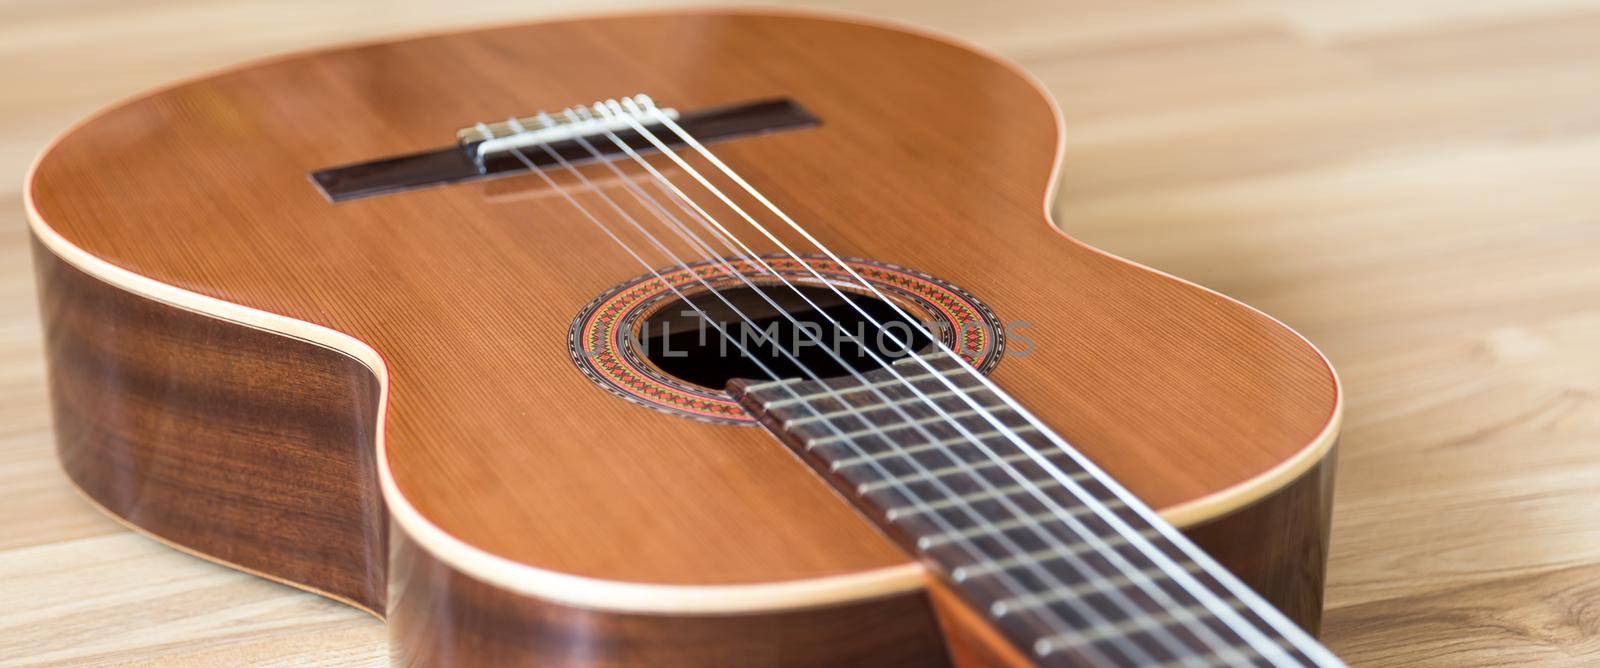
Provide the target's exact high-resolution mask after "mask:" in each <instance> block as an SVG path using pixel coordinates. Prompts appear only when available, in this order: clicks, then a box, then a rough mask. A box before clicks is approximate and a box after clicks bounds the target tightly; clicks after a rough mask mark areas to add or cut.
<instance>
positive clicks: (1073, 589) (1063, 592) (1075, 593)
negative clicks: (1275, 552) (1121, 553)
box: [989, 547, 1205, 617]
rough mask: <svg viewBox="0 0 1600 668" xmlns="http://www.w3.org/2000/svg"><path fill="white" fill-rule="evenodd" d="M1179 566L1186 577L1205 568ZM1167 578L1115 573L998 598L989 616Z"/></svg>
mask: <svg viewBox="0 0 1600 668" xmlns="http://www.w3.org/2000/svg"><path fill="white" fill-rule="evenodd" d="M1093 549H1094V548H1093V547H1090V550H1093ZM1182 566H1183V569H1184V570H1186V571H1188V572H1189V573H1190V574H1194V575H1198V574H1201V573H1204V572H1205V569H1204V568H1203V567H1201V566H1200V565H1199V564H1196V563H1192V562H1186V563H1184V564H1183V565H1182ZM1168 575H1169V573H1168V572H1167V571H1166V570H1163V569H1160V568H1145V569H1141V570H1138V571H1135V572H1134V573H1133V574H1132V575H1129V574H1127V573H1118V574H1117V575H1115V576H1112V577H1108V578H1103V579H1097V580H1094V581H1092V582H1083V583H1079V584H1075V585H1072V586H1070V587H1065V588H1055V589H1050V590H1047V591H1043V592H1039V593H1035V594H1024V595H1022V596H1012V597H1010V598H1002V599H1000V600H998V601H995V602H993V603H991V604H989V614H991V615H993V616H995V617H1004V616H1006V615H1009V614H1011V613H1013V612H1019V611H1024V610H1030V609H1033V608H1037V607H1040V606H1045V605H1052V604H1055V603H1060V602H1062V601H1065V600H1067V599H1068V598H1077V597H1083V596H1088V595H1090V594H1095V593H1100V592H1102V591H1105V590H1108V589H1126V588H1128V587H1129V586H1131V585H1137V584H1138V583H1140V582H1158V581H1160V580H1161V579H1162V578H1165V577H1168Z"/></svg>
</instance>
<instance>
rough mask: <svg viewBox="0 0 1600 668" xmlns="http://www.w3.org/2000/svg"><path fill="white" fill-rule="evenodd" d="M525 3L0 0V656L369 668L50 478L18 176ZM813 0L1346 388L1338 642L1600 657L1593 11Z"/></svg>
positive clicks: (1118, 232)
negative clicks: (889, 44) (107, 109)
mask: <svg viewBox="0 0 1600 668" xmlns="http://www.w3.org/2000/svg"><path fill="white" fill-rule="evenodd" d="M532 4H533V3H527V2H511V1H506V2H495V3H484V4H482V5H481V6H480V5H477V4H474V5H473V6H472V9H471V11H466V10H465V7H466V5H464V4H463V3H460V2H432V3H427V2H415V1H406V2H366V3H324V2H309V1H305V2H274V3H260V2H254V3H236V4H229V3H213V2H190V1H179V0H93V1H85V2H65V1H61V0H22V1H21V2H18V1H16V0H9V1H6V2H3V3H0V90H3V91H4V93H3V94H0V665H23V664H26V665H33V664H39V663H46V664H48V663H90V664H96V665H99V664H104V665H112V664H115V665H124V664H128V663H134V664H139V663H159V664H162V665H171V664H180V665H208V666H209V665H283V666H301V665H327V666H347V665H351V666H354V665H361V666H365V665H373V664H381V663H382V662H383V660H384V629H383V627H382V625H381V624H379V623H378V622H376V621H374V620H373V619H372V618H370V617H368V616H366V615H364V614H362V613H360V612H357V611H355V610H352V609H348V608H345V607H343V606H340V605H338V604H334V603H330V602H327V601H324V600H322V599H319V598H317V597H314V596H311V595H308V594H302V593H299V592H297V591H295V590H291V589H289V588H287V587H283V586H279V585H275V584H270V583H267V582H264V581H260V580H256V579H254V578H251V577H249V576H245V575H241V574H238V573H234V572H232V571H229V570H227V569H224V568H221V567H218V566H213V565H211V564H208V563H204V562H201V561H199V560H197V559H193V558H190V557H186V556H184V555H181V554H179V553H177V552H174V551H172V550H169V549H166V548H163V547H161V546H158V545H156V544H154V543H152V542H151V541H149V540H147V539H144V538H141V537H138V536H135V535H133V534H130V533H128V532H126V531H123V530H122V529H121V528H120V527H119V526H118V525H116V524H115V523H113V522H111V521H109V520H107V519H105V518H104V517H102V516H101V515H99V514H98V513H96V512H95V511H94V510H92V509H91V508H90V507H89V506H88V505H87V504H85V503H84V502H82V501H81V500H79V499H78V498H77V497H76V496H75V495H74V494H73V492H72V491H71V490H70V488H69V486H68V485H67V483H66V482H65V480H64V478H63V476H62V474H61V472H60V471H59V469H58V468H57V467H56V465H55V462H54V459H53V457H52V453H51V442H50V432H49V418H48V415H47V413H46V407H45V390H44V386H43V367H42V364H41V356H40V353H39V346H40V334H39V325H38V321H37V316H36V313H35V306H34V301H33V286H32V281H31V275H30V268H29V260H28V256H27V255H28V253H27V236H26V231H25V223H24V220H23V217H22V204H21V193H20V184H21V181H22V177H23V172H24V170H25V168H26V167H27V164H28V162H29V160H30V159H31V157H32V155H33V154H34V153H35V152H36V151H37V150H38V149H39V148H40V147H41V146H43V145H44V143H45V142H46V141H47V140H48V139H49V138H50V137H51V136H52V135H54V134H55V133H57V132H58V131H60V130H61V129H62V128H63V127H65V126H66V125H67V124H68V123H70V122H71V121H72V120H74V119H76V118H78V117H80V116H83V115H85V114H87V113H89V112H92V111H94V110H95V109H96V108H98V107H100V106H102V105H105V104H107V103H109V102H112V101H114V100H116V99H118V98H120V97H123V96H125V95H128V94H131V93H134V92H137V91H139V90H141V89H144V88H147V87H150V86H153V85H156V84H160V83H162V82H165V81H169V80H172V79H176V78H180V77H184V76H188V75H192V74H196V73H201V72H205V71H208V70H212V69H216V68H218V67H221V66H225V65H228V64H231V63H236V62H240V61H243V60H247V59H250V58H253V57H257V56H262V55H267V54H273V53H279V52H283V51H288V50H294V49H299V48H303V47H310V46H317V45H324V44H332V43H336V42H339V41H344V40H350V39H364V38H372V37H378V36H383V35H391V34H400V33H405V32H409V31H416V30H421V29H436V28H440V27H444V26H449V25H471V24H481V23H485V22H492V21H497V20H502V19H513V18H528V17H532V16H535V15H536V14H537V13H565V12H572V11H578V10H581V9H583V8H584V6H585V5H584V4H580V3H577V2H571V1H570V0H562V1H560V2H544V3H539V4H540V8H539V9H530V8H529V7H530V6H531V5H532ZM599 4H601V5H603V6H605V7H607V8H613V7H626V6H632V5H638V4H643V3H632V2H602V3H599ZM828 5H829V6H833V5H837V6H841V7H847V8H850V9H855V10H858V11H862V12H867V13H871V14H875V15H882V16H888V17H893V18H897V19H903V20H907V21H913V22H916V23H920V24H923V25H926V26H930V27H933V28H937V29H941V30H944V31H947V32H951V33H955V34H958V35H961V36H963V37H966V38H968V39H970V40H972V41H975V42H978V43H980V44H983V45H985V46H988V47H990V48H992V49H995V50H997V51H999V52H1001V53H1004V54H1006V55H1009V56H1010V57H1012V58H1015V59H1017V60H1019V61H1020V62H1022V64H1023V65H1025V66H1026V67H1027V68H1029V69H1030V70H1032V71H1033V72H1035V73H1037V74H1038V75H1039V76H1040V77H1041V78H1043V79H1044V80H1045V82H1046V83H1047V84H1048V85H1049V86H1050V87H1051V89H1053V90H1054V91H1055V93H1056V95H1057V96H1058V98H1059V99H1060V100H1061V104H1062V107H1063V108H1064V109H1065V111H1066V114H1067V131H1068V133H1069V137H1068V144H1067V163H1066V170H1065V174H1064V177H1063V182H1062V186H1061V191H1060V196H1061V197H1060V202H1059V206H1058V207H1057V211H1058V214H1059V215H1058V219H1059V222H1060V223H1061V225H1062V226H1063V227H1065V228H1066V229H1067V230H1068V231H1069V232H1071V233H1073V234H1075V235H1077V236H1079V237H1080V238H1083V239H1085V240H1088V241H1090V242H1091V243H1094V244H1096V245H1100V246H1102V247H1104V248H1106V249H1109V250H1111V251H1112V252H1115V253H1118V254H1121V255H1125V256H1128V257H1131V258H1134V259H1136V260H1139V261H1142V262H1145V263H1147V264H1150V265H1153V266H1156V267H1160V268H1163V269H1166V270H1168V271H1170V272H1172V273H1175V274H1178V275H1181V276H1184V277H1187V278H1190V279H1193V280H1195V281H1198V282H1200V283H1202V284H1205V285H1209V286H1212V287H1215V288H1218V289H1220V290H1222V291H1224V292H1227V293H1229V294H1231V295H1234V296H1236V297H1239V298H1240V299H1243V300H1245V301H1246V302H1249V303H1252V304H1255V305H1257V306H1260V307H1262V308H1264V309H1265V310H1267V311H1268V312H1270V313H1273V314H1275V315H1277V316H1278V317H1280V318H1282V319H1283V320H1285V321H1287V322H1289V323H1290V324H1291V325H1293V326H1295V327H1296V328H1298V329H1299V330H1300V331H1302V332H1304V333H1305V334H1306V335H1307V336H1309V337H1310V338H1311V339H1312V340H1313V341H1315V342H1316V343H1317V344H1319V345H1320V346H1321V347H1322V348H1323V350H1324V351H1326V352H1327V353H1328V355H1329V356H1330V357H1331V358H1332V359H1333V361H1334V363H1335V365H1336V366H1337V367H1338V368H1339V370H1340V372H1341V374H1342V376H1343V378H1344V382H1345V384H1346V389H1347V391H1348V393H1349V397H1350V403H1349V410H1348V417H1347V421H1346V428H1345V436H1344V443H1343V451H1342V457H1341V461H1340V464H1339V466H1340V472H1339V487H1338V498H1337V509H1336V512H1335V516H1334V538H1333V540H1334V543H1333V557H1332V563H1331V565H1330V573H1329V575H1330V581H1329V589H1328V614H1327V629H1326V639H1327V641H1328V643H1329V644H1330V645H1331V646H1332V647H1333V649H1334V650H1335V651H1337V652H1338V653H1340V654H1341V655H1342V656H1344V657H1345V658H1346V659H1347V660H1349V661H1350V662H1351V663H1352V664H1356V665H1371V666H1380V665H1396V666H1399V665H1405V666H1412V665H1435V666H1470V665H1489V664H1503V663H1516V664H1521V663H1527V662H1540V663H1549V664H1566V665H1593V664H1596V663H1600V349H1597V346H1600V2H1587V3H1586V2H1576V1H1569V0H1525V1H1523V2H1509V1H1508V2H1501V3H1485V2H1475V1H1471V0H1454V1H1451V0H1343V1H1342V2H1326V1H1325V0H1281V1H1278V2H1272V1H1266V0H1261V1H1254V0H1251V1H1247V0H1237V1H1231V0H1217V1H1207V2H1196V1H1192V0H1150V1H1148V2H1140V3H1132V2H1128V1H1127V0H1070V1H1064V0H1027V1H1025V2H1015V3H1010V5H1011V7H1010V8H1009V9H1006V10H1005V11H1000V8H999V5H997V4H995V3H972V2H965V1H961V0H939V1H935V2H905V1H903V0H902V1H895V0H856V1H852V2H838V3H828ZM589 6H592V5H589Z"/></svg>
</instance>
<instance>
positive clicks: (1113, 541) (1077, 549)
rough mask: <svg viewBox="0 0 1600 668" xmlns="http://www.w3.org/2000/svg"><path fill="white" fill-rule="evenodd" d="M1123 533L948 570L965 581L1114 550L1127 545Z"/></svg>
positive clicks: (1145, 533) (1149, 536) (1156, 534)
mask: <svg viewBox="0 0 1600 668" xmlns="http://www.w3.org/2000/svg"><path fill="white" fill-rule="evenodd" d="M1138 533H1139V537H1141V538H1144V539H1145V540H1156V539H1158V538H1160V537H1161V532H1160V531H1157V530H1155V529H1144V530H1141V531H1139V532H1138ZM1130 543H1131V541H1130V540H1129V539H1128V537H1127V536H1124V535H1122V534H1116V535H1113V536H1106V537H1104V538H1101V539H1100V540H1099V544H1098V545H1096V544H1092V543H1078V544H1076V545H1071V546H1060V547H1052V548H1049V549H1044V550H1035V551H1033V552H1027V553H1024V554H1018V555H1013V556H1009V557H1005V558H1003V559H992V560H989V561H981V562H978V563H975V564H970V565H967V566H958V567H956V568H955V569H953V570H951V571H950V579H952V580H955V581H956V582H965V581H967V580H969V579H971V578H976V577H983V576H985V575H992V574H994V573H999V572H1001V571H1006V570H1010V569H1013V568H1018V567H1022V566H1028V565H1037V564H1045V563H1048V562H1051V561H1056V560H1060V559H1066V558H1067V557H1078V556H1084V555H1088V554H1090V553H1092V552H1094V551H1096V550H1102V549H1116V548H1119V547H1122V546H1124V545H1128V544H1130Z"/></svg>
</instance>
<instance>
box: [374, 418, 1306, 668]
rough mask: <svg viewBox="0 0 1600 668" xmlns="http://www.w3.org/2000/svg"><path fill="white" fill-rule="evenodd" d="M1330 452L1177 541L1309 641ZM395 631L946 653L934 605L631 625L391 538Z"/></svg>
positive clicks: (394, 641) (461, 658)
mask: <svg viewBox="0 0 1600 668" xmlns="http://www.w3.org/2000/svg"><path fill="white" fill-rule="evenodd" d="M1333 457H1334V452H1333V451H1332V450H1330V451H1329V453H1328V454H1327V455H1326V456H1325V457H1324V459H1323V460H1322V461H1321V462H1320V463H1318V464H1317V465H1315V466H1313V467H1312V468H1311V469H1310V470H1308V471H1307V472H1306V473H1304V474H1302V475H1301V476H1300V477H1299V478H1297V479H1296V480H1295V481H1294V482H1292V483H1290V484H1289V485H1287V486H1285V487H1283V488H1281V489H1279V490H1277V491H1276V492H1274V493H1272V494H1270V495H1268V496H1266V497H1265V498H1263V499H1261V500H1259V501H1257V502H1255V503H1254V504H1252V505H1250V506H1246V507H1245V508H1243V509H1240V510H1237V511H1235V512H1233V513H1230V514H1228V515H1226V516H1223V517H1219V518H1215V519H1211V520H1208V521H1206V522H1203V523H1201V524H1198V525H1195V526H1191V527H1187V528H1184V529H1183V531H1184V533H1185V534H1186V535H1188V536H1189V537H1190V538H1191V539H1192V540H1194V541H1195V542H1196V543H1197V544H1199V546H1200V547H1201V548H1203V549H1205V550H1206V551H1207V552H1208V553H1209V554H1211V555H1212V556H1213V557H1214V558H1216V559H1217V561H1218V562H1219V563H1221V564H1222V565H1223V566H1224V567H1226V568H1228V569H1229V570H1230V571H1232V572H1233V573H1234V574H1235V575H1236V576H1238V577H1239V578H1240V579H1241V580H1243V581H1244V583H1245V584H1247V585H1249V586H1250V587H1252V588H1253V589H1255V590H1256V591H1257V592H1259V593H1260V594H1261V595H1262V596H1263V597H1265V598H1266V599H1267V600H1268V601H1269V602H1271V603H1272V604H1273V605H1275V606H1277V607H1278V609H1279V610H1281V611H1283V612H1284V613H1285V614H1286V615H1287V616H1288V617H1289V618H1290V619H1291V620H1293V621H1294V622H1296V623H1298V624H1299V625H1300V626H1301V627H1303V628H1305V629H1306V630H1307V631H1310V632H1311V633H1312V634H1315V633H1316V632H1317V630H1318V628H1319V626H1320V624H1321V617H1322V589H1323V572H1324V568H1325V566H1326V563H1327V554H1328V531H1329V526H1330V524H1329V519H1330V516H1331V515H1330V511H1331V502H1332V491H1333V471H1334V463H1333ZM390 535H391V536H393V540H392V546H391V553H390V561H389V563H390V589H389V625H390V652H391V660H392V663H393V664H394V665H397V666H439V665H462V666H499V665H540V666H547V665H606V666H635V665H637V666H663V665H691V666H699V665H772V666H840V665H861V666H898V665H905V666H940V665H948V664H950V663H951V656H952V652H951V651H950V647H949V643H950V642H957V639H955V638H953V637H952V638H947V637H946V633H945V632H944V631H942V630H941V626H940V624H939V621H938V619H937V617H936V616H935V614H934V608H933V605H932V602H931V601H930V598H929V596H928V594H927V593H926V592H925V591H923V590H913V591H909V592H905V593H903V594H897V595H892V596H887V597H883V598H877V599H871V600H862V601H855V602H851V603H845V604H839V605H832V606H827V607H818V608H809V609H798V610H779V611H770V612H757V613H738V614H726V615H704V614H695V615H672V614H636V613H622V612H617V611H606V610H594V609H585V608H578V607H571V606H567V605H562V604H556V603H553V602H549V601H545V600H540V599H536V598H530V597H527V596H523V595H520V594H517V593H514V592H510V591H507V590H504V589H500V588H497V587H495V586H493V585H490V584H487V583H485V582H482V581H479V580H476V579H474V578H472V577H471V576H469V575H466V574H463V573H461V572H459V571H457V570H455V569H454V568H452V567H451V566H450V565H449V564H446V563H444V562H442V561H440V560H438V559H437V558H435V557H434V556H432V555H431V554H429V553H428V552H427V551H426V550H425V549H423V548H421V547H420V546H418V545H417V544H416V543H414V542H412V541H411V540H410V539H408V538H407V537H406V536H405V534H404V532H403V531H401V530H399V529H398V528H396V529H394V530H392V531H391V532H390Z"/></svg>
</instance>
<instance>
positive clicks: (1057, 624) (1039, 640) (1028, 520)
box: [730, 353, 1338, 666]
mask: <svg viewBox="0 0 1600 668" xmlns="http://www.w3.org/2000/svg"><path fill="white" fill-rule="evenodd" d="M730 391H732V392H733V394H734V396H735V397H736V398H738V399H739V400H740V402H741V403H742V404H743V405H744V406H745V407H746V408H747V409H748V410H750V412H751V413H752V414H754V415H756V416H758V418H759V419H760V420H761V422H762V424H764V425H765V426H766V427H767V428H768V429H769V430H771V431H772V432H773V433H774V434H776V435H777V436H778V437H779V439H780V440H782V441H783V442H784V443H785V444H787V445H789V446H790V447H791V448H793V449H794V450H795V452H796V453H798V454H799V455H800V456H801V458H802V459H804V460H805V461H806V462H807V463H808V464H810V465H811V466H812V467H813V468H815V469H816V470H817V471H818V472H820V473H821V474H822V475H823V476H825V477H826V478H827V479H828V481H829V482H830V483H831V484H832V485H834V487H836V488H837V489H838V490H839V491H840V492H841V493H843V494H844V495H845V496H846V497H847V498H850V499H851V500H853V501H854V502H855V503H856V504H857V506H858V507H859V508H860V509H861V510H862V511H863V512H865V513H866V514H867V515H868V516H869V517H870V518H872V519H873V521H875V522H876V523H877V524H878V525H879V526H880V527H881V528H882V529H883V530H884V531H885V532H886V533H887V534H889V535H890V536H892V537H893V538H895V539H896V540H897V541H899V542H900V543H901V544H902V545H903V546H904V547H905V548H906V549H907V550H909V551H911V552H912V553H914V554H916V555H918V557H919V558H920V559H921V560H922V561H923V562H924V563H925V564H927V565H928V566H929V567H931V568H933V569H934V570H935V572H937V573H939V574H941V575H942V576H943V577H944V578H945V579H946V580H947V581H948V582H949V583H950V584H951V586H952V587H953V588H954V589H955V591H957V592H958V593H959V594H960V595H961V596H962V598H963V599H965V600H966V602H967V603H968V604H970V605H971V606H972V607H973V609H974V610H975V611H979V612H981V613H982V614H984V615H985V616H986V618H987V619H988V620H989V621H990V622H991V623H992V624H993V626H994V627H995V628H996V629H997V630H999V631H1000V633H1001V634H1002V635H1004V636H1005V637H1006V638H1007V639H1008V640H1010V641H1011V642H1012V643H1013V644H1014V645H1015V646H1016V647H1017V648H1018V649H1019V650H1020V651H1022V652H1024V653H1025V654H1026V655H1027V656H1031V657H1033V658H1034V659H1035V660H1036V661H1038V662H1039V663H1040V664H1042V665H1063V666H1067V665H1142V666H1149V665H1174V666H1180V665H1338V661H1337V659H1334V658H1333V657H1332V655H1331V654H1328V653H1327V651H1326V650H1325V649H1322V648H1321V646H1319V645H1317V644H1316V641H1314V640H1312V639H1310V638H1309V637H1308V636H1306V635H1305V634H1304V633H1301V632H1300V631H1299V630H1298V629H1296V628H1293V626H1292V623H1291V622H1289V621H1288V620H1287V619H1286V618H1284V617H1283V616H1282V615H1280V614H1278V613H1277V612H1276V611H1275V610H1272V609H1271V608H1270V606H1269V605H1268V604H1266V603H1265V602H1264V601H1263V600H1261V599H1260V598H1259V597H1258V596H1256V595H1255V594H1254V593H1253V592H1250V591H1249V590H1247V589H1244V588H1243V585H1240V584H1239V583H1238V581H1237V580H1235V579H1233V578H1232V576H1231V575H1230V574H1227V573H1226V572H1225V571H1223V569H1222V568H1221V567H1219V566H1217V565H1216V563H1215V562H1214V561H1212V560H1211V559H1210V558H1209V557H1205V556H1204V555H1203V554H1202V553H1200V552H1199V551H1198V549H1195V548H1194V547H1193V545H1192V544H1188V543H1187V539H1185V538H1183V537H1182V536H1181V535H1180V534H1178V533H1177V532H1176V531H1175V530H1172V529H1171V527H1169V526H1165V525H1162V526H1157V524H1158V523H1159V522H1160V520H1159V518H1157V517H1156V515H1154V513H1151V512H1150V511H1149V509H1148V508H1146V507H1144V506H1142V505H1139V506H1138V507H1135V505H1136V504H1139V502H1138V501H1137V500H1136V499H1134V498H1133V497H1132V496H1131V495H1129V494H1127V492H1126V490H1123V489H1121V488H1120V487H1116V488H1113V486H1115V485H1116V483H1115V482H1113V481H1111V480H1110V479H1109V478H1108V477H1105V476H1104V474H1103V473H1100V472H1098V471H1097V470H1096V471H1091V470H1089V468H1087V466H1086V465H1085V464H1086V462H1084V460H1081V459H1080V458H1078V457H1075V456H1074V455H1075V454H1076V453H1075V452H1072V451H1071V450H1069V449H1068V448H1067V447H1066V444H1065V442H1064V441H1062V440H1061V439H1060V438H1059V437H1057V436H1056V435H1054V434H1053V433H1050V432H1049V431H1047V429H1046V428H1045V427H1043V426H1042V425H1040V424H1036V423H1035V422H1033V421H1031V420H1030V419H1029V418H1028V417H1027V416H1025V415H1024V414H1022V413H1021V412H1020V411H1018V410H1016V408H1015V407H1014V405H1013V404H1012V403H1011V400H1010V398H1009V397H1007V396H1005V395H1003V394H1002V393H1001V392H999V391H997V390H995V389H993V388H991V387H989V386H986V385H985V383H984V382H983V379H981V378H980V377H979V376H978V375H977V372H976V371H975V370H973V368H972V367H971V366H969V365H967V364H966V363H965V362H964V361H961V360H960V359H957V358H955V357H953V356H951V355H949V354H946V353H932V354H928V355H923V356H920V361H917V360H902V361H900V362H897V363H895V364H894V365H893V366H892V367H891V368H889V369H882V370H879V371H875V372H872V373H869V374H865V382H863V380H862V379H858V378H854V377H844V378H837V379H827V380H822V381H805V380H788V381H777V382H769V383H746V382H742V381H735V382H734V383H733V384H732V385H730ZM1089 466H1092V465H1089ZM1141 511H1142V512H1141ZM1163 529H1165V530H1163ZM1186 548H1187V549H1186ZM1229 583H1231V586H1229Z"/></svg>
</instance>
